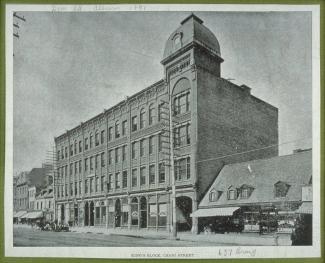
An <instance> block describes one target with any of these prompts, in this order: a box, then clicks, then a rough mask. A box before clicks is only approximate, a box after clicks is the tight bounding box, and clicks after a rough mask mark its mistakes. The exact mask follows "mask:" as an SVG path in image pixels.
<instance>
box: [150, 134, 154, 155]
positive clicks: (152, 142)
mask: <svg viewBox="0 0 325 263" xmlns="http://www.w3.org/2000/svg"><path fill="white" fill-rule="evenodd" d="M154 147H155V144H154V137H153V136H151V137H149V154H153V152H154Z"/></svg>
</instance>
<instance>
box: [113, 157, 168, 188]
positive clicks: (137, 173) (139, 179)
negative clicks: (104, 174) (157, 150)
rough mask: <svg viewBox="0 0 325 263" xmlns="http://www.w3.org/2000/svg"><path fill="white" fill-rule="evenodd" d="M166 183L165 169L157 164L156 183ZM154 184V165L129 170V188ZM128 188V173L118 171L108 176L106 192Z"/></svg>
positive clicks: (161, 164) (160, 164)
mask: <svg viewBox="0 0 325 263" xmlns="http://www.w3.org/2000/svg"><path fill="white" fill-rule="evenodd" d="M165 181H166V169H165V164H164V163H163V162H162V163H159V165H158V183H164V182H165ZM147 182H148V183H149V184H155V183H156V165H155V164H150V165H149V166H148V167H147V166H141V167H140V168H139V169H138V168H133V169H132V170H131V180H130V183H131V187H138V186H144V185H146V184H147ZM126 187H128V171H127V170H125V171H122V172H120V171H118V172H116V173H115V174H114V175H113V174H109V175H108V182H107V190H108V191H111V190H112V189H120V188H126Z"/></svg>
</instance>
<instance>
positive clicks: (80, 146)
mask: <svg viewBox="0 0 325 263" xmlns="http://www.w3.org/2000/svg"><path fill="white" fill-rule="evenodd" d="M81 152H82V141H79V153H81Z"/></svg>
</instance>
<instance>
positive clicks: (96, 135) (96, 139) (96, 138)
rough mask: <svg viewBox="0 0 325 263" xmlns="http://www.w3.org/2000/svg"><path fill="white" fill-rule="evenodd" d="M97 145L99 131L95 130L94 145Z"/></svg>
mask: <svg viewBox="0 0 325 263" xmlns="http://www.w3.org/2000/svg"><path fill="white" fill-rule="evenodd" d="M98 145H99V132H98V131H96V133H95V146H98Z"/></svg>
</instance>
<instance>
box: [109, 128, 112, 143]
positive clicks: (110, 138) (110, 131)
mask: <svg viewBox="0 0 325 263" xmlns="http://www.w3.org/2000/svg"><path fill="white" fill-rule="evenodd" d="M112 139H113V127H109V128H108V140H109V141H111V140H112Z"/></svg>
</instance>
